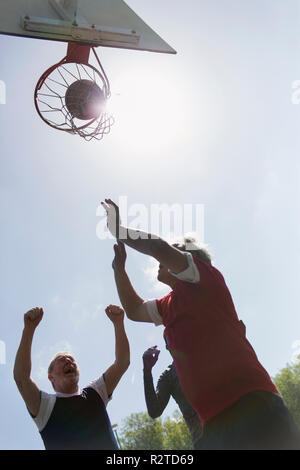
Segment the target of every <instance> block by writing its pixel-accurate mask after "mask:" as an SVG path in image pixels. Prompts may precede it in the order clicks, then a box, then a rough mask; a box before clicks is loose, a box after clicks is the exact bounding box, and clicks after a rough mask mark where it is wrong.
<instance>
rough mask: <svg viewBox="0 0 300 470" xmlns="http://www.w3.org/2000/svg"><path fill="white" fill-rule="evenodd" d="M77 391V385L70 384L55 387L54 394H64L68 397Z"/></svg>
mask: <svg viewBox="0 0 300 470" xmlns="http://www.w3.org/2000/svg"><path fill="white" fill-rule="evenodd" d="M78 390H79V387H78V384H70V385H69V386H64V387H57V388H56V389H55V391H56V392H59V393H66V394H68V395H71V394H73V393H77V392H78Z"/></svg>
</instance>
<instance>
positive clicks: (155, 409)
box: [143, 368, 166, 419]
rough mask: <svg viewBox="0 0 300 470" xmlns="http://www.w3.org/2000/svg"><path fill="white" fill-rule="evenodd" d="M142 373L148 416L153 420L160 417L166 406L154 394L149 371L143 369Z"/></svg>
mask: <svg viewBox="0 0 300 470" xmlns="http://www.w3.org/2000/svg"><path fill="white" fill-rule="evenodd" d="M143 373H144V391H145V400H146V405H147V411H148V414H149V416H150V417H151V418H153V419H155V418H158V417H159V416H161V414H162V413H163V411H164V409H165V406H166V405H165V404H164V402H163V401H162V400H161V399H160V397H159V396H158V395H157V394H156V392H155V389H154V385H153V377H152V372H151V370H149V369H145V368H144V371H143Z"/></svg>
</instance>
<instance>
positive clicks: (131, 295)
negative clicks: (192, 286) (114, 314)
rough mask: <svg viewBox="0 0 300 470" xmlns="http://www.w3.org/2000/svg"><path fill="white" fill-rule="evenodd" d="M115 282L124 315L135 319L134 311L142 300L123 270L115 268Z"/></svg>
mask: <svg viewBox="0 0 300 470" xmlns="http://www.w3.org/2000/svg"><path fill="white" fill-rule="evenodd" d="M114 274H115V282H116V286H117V290H118V294H119V298H120V302H121V304H122V307H123V309H124V310H125V312H126V315H127V316H128V318H130V319H131V320H135V318H134V312H135V311H136V309H137V308H138V307H139V305H141V304H142V303H143V302H144V300H143V299H142V298H141V297H139V296H138V294H137V293H136V292H135V290H134V288H133V287H132V284H131V282H130V280H129V277H128V276H127V273H126V271H125V270H120V269H115V271H114Z"/></svg>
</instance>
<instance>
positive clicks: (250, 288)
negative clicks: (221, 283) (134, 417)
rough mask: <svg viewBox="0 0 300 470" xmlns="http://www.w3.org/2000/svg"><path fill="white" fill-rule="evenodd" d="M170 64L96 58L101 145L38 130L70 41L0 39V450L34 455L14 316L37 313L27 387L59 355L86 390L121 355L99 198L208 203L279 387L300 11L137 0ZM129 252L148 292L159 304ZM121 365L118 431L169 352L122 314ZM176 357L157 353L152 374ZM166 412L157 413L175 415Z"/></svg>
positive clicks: (222, 263)
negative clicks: (70, 358)
mask: <svg viewBox="0 0 300 470" xmlns="http://www.w3.org/2000/svg"><path fill="white" fill-rule="evenodd" d="M128 4H129V5H130V6H131V7H132V8H133V9H134V10H135V11H136V12H137V13H138V14H139V16H141V17H142V18H143V19H144V21H146V22H147V23H148V24H149V25H150V26H151V27H152V28H153V29H154V30H156V31H157V32H158V33H159V34H160V35H161V36H162V37H163V38H164V39H165V40H166V41H167V42H168V43H169V44H170V45H171V46H172V47H173V48H175V49H176V50H177V52H178V53H177V55H176V56H172V55H164V54H151V53H145V52H136V51H126V50H116V49H110V48H103V49H101V50H100V49H98V53H99V56H100V59H101V60H102V62H103V66H104V68H105V70H106V73H107V75H108V76H109V79H110V84H111V90H112V101H114V109H115V119H116V123H115V124H114V126H113V127H112V130H111V133H110V135H108V136H105V137H104V139H103V140H102V141H101V142H89V143H87V142H84V141H83V140H81V139H80V138H79V137H75V136H69V135H67V134H65V133H63V132H58V131H55V130H53V129H51V128H50V127H48V126H46V124H44V123H43V122H42V121H41V120H40V118H39V117H38V115H37V114H36V112H35V109H34V105H33V90H34V87H35V84H36V82H37V80H38V78H39V76H40V75H41V74H42V72H43V71H44V70H46V68H48V67H49V66H50V65H52V64H54V63H56V62H58V61H59V60H60V59H61V58H62V57H63V56H64V55H65V51H66V46H65V44H63V43H55V42H49V41H39V40H32V39H20V38H14V37H8V36H6V37H4V36H1V37H0V47H1V51H2V53H1V62H0V80H2V81H3V82H4V83H5V84H6V104H5V105H2V104H1V105H0V116H1V117H0V119H1V131H0V132H1V172H0V178H1V186H0V191H1V198H0V210H1V221H2V223H1V226H2V230H1V247H2V250H1V252H2V255H1V261H2V262H1V300H0V302H1V304H0V305H1V312H2V314H1V320H0V340H1V341H4V342H5V344H6V364H5V365H4V364H2V365H0V383H1V388H0V416H1V420H0V448H1V449H42V448H43V445H42V441H41V439H40V437H39V435H38V432H37V429H36V428H35V425H34V423H33V422H32V421H31V418H30V417H29V415H28V414H27V412H26V409H25V406H24V404H23V402H22V399H21V398H20V396H19V394H18V392H17V389H16V386H15V384H14V382H13V378H12V368H13V363H14V357H15V353H16V350H17V347H18V344H19V340H20V337H21V332H22V327H23V314H24V313H25V312H26V310H28V309H29V308H31V307H34V306H42V307H43V308H44V311H45V316H44V320H43V322H42V323H41V325H40V326H39V328H38V331H37V334H36V337H35V339H34V345H33V369H32V376H33V378H34V379H35V380H36V382H37V383H38V384H39V385H40V387H41V388H42V389H44V390H45V391H48V392H51V387H50V383H48V381H47V377H46V374H45V370H46V368H47V365H48V362H49V361H50V359H51V357H52V356H53V355H54V353H55V352H56V351H57V350H61V349H65V348H70V349H71V352H72V353H73V354H74V355H75V357H76V358H77V360H78V362H79V366H80V368H81V382H80V383H81V385H82V386H84V385H85V384H86V383H87V382H89V381H90V380H92V379H94V378H96V377H97V376H98V375H99V374H100V373H102V372H103V371H105V369H106V368H107V367H108V366H109V365H110V364H111V362H112V361H113V358H114V338H113V328H112V326H111V325H110V322H109V320H108V319H107V318H106V317H105V314H104V308H105V306H106V305H108V304H110V303H119V301H118V297H117V293H116V289H115V286H114V282H113V273H112V270H111V260H112V245H113V243H112V241H111V240H104V241H101V240H99V239H98V238H97V237H96V226H97V223H98V222H99V217H97V216H96V210H97V206H98V204H99V202H100V201H101V200H102V199H103V198H105V197H111V198H112V199H115V200H116V201H117V200H118V198H119V196H121V195H123V196H127V198H128V203H129V204H135V203H139V204H144V205H145V207H146V208H149V207H150V205H151V204H162V203H167V204H173V203H179V204H182V205H183V204H203V205H204V208H205V242H206V243H208V244H209V246H210V247H211V248H212V252H213V255H214V264H215V266H216V267H217V268H219V269H220V270H221V271H222V273H223V274H224V276H225V279H226V281H227V284H228V286H229V288H230V291H231V293H232V296H233V299H234V302H235V305H236V309H237V312H238V315H239V317H240V318H241V319H242V320H243V321H244V322H245V323H246V326H247V332H248V338H249V340H250V341H251V343H252V345H253V347H254V349H255V350H256V352H257V354H258V357H259V359H260V361H261V362H262V364H263V365H264V367H265V368H266V369H267V370H268V372H269V373H270V374H271V375H272V376H274V375H275V374H276V373H277V372H278V371H279V370H280V368H282V367H284V366H285V365H286V363H287V362H289V361H290V360H291V358H292V354H293V348H292V345H293V343H294V341H296V340H299V339H300V320H299V304H300V302H299V300H300V295H299V281H300V274H299V272H300V270H299V269H300V254H299V244H300V230H299V228H300V227H299V209H300V207H299V206H300V202H299V201H300V189H299V188H300V185H299V176H300V171H299V170H300V167H299V165H300V164H299V154H300V139H299V123H300V106H299V105H298V106H297V105H293V104H292V83H293V82H294V81H295V80H299V79H300V59H299V57H300V39H299V38H300V33H299V31H300V7H299V6H300V3H299V1H298V0H288V1H285V2H283V1H279V0H254V1H253V0H251V1H250V0H244V1H242V2H241V1H239V0H209V1H208V0H207V1H204V0H201V1H199V0H197V1H196V0H186V1H185V2H181V1H179V0H165V1H164V2H161V1H159V0H151V1H150V0H130V1H128ZM147 267H149V260H148V259H147V258H146V257H145V256H143V255H140V254H138V253H135V252H133V251H132V250H130V249H128V272H129V275H130V277H131V279H132V282H133V284H134V286H135V287H136V290H137V291H138V293H139V294H140V295H141V296H142V297H144V298H145V299H149V298H154V297H156V296H161V295H163V292H167V289H165V290H164V291H161V290H160V291H159V290H158V289H157V286H156V285H155V283H154V282H153V281H151V280H150V279H149V276H148V275H147V274H146V273H145V272H144V270H145V269H146V268H147ZM126 328H127V332H128V337H129V340H130V343H131V354H132V361H131V366H130V368H129V370H128V372H127V374H126V376H124V378H123V379H122V382H121V383H120V385H119V387H118V389H117V390H116V392H115V394H114V398H113V400H112V402H111V403H110V404H109V407H108V412H109V415H110V417H111V421H112V423H118V424H119V426H120V425H121V422H122V419H124V418H125V417H126V416H128V415H129V414H130V413H132V412H138V411H145V409H146V408H145V403H144V395H143V382H142V360H141V356H142V353H143V351H144V350H145V349H146V348H148V347H150V346H152V345H154V344H157V345H158V346H159V347H160V348H162V349H163V347H164V346H163V340H162V332H163V330H162V327H158V328H156V327H154V326H151V325H146V324H145V325H141V324H135V323H133V322H130V321H128V320H126ZM169 363H170V357H169V354H168V353H167V352H166V351H162V353H161V357H160V359H159V362H158V364H157V365H156V366H155V369H154V378H155V380H156V379H157V378H158V376H159V373H160V372H161V371H162V370H163V369H164V368H165V367H166V366H167V365H168V364H169ZM174 409H175V405H174V402H173V401H172V402H171V401H170V404H169V405H168V408H167V409H166V412H165V416H167V415H170V414H172V412H173V410H174Z"/></svg>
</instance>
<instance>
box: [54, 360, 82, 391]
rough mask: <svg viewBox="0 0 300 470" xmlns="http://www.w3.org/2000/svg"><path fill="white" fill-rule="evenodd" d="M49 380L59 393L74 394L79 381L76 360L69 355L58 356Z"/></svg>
mask: <svg viewBox="0 0 300 470" xmlns="http://www.w3.org/2000/svg"><path fill="white" fill-rule="evenodd" d="M49 380H50V381H51V382H52V384H53V386H54V389H55V390H56V391H57V392H61V393H73V390H75V389H77V385H78V381H79V368H78V366H77V364H76V361H75V359H74V358H73V357H72V356H70V355H68V354H64V355H61V356H58V357H57V358H56V359H55V361H54V363H53V367H52V371H51V373H50V374H49ZM75 391H76V390H75Z"/></svg>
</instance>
